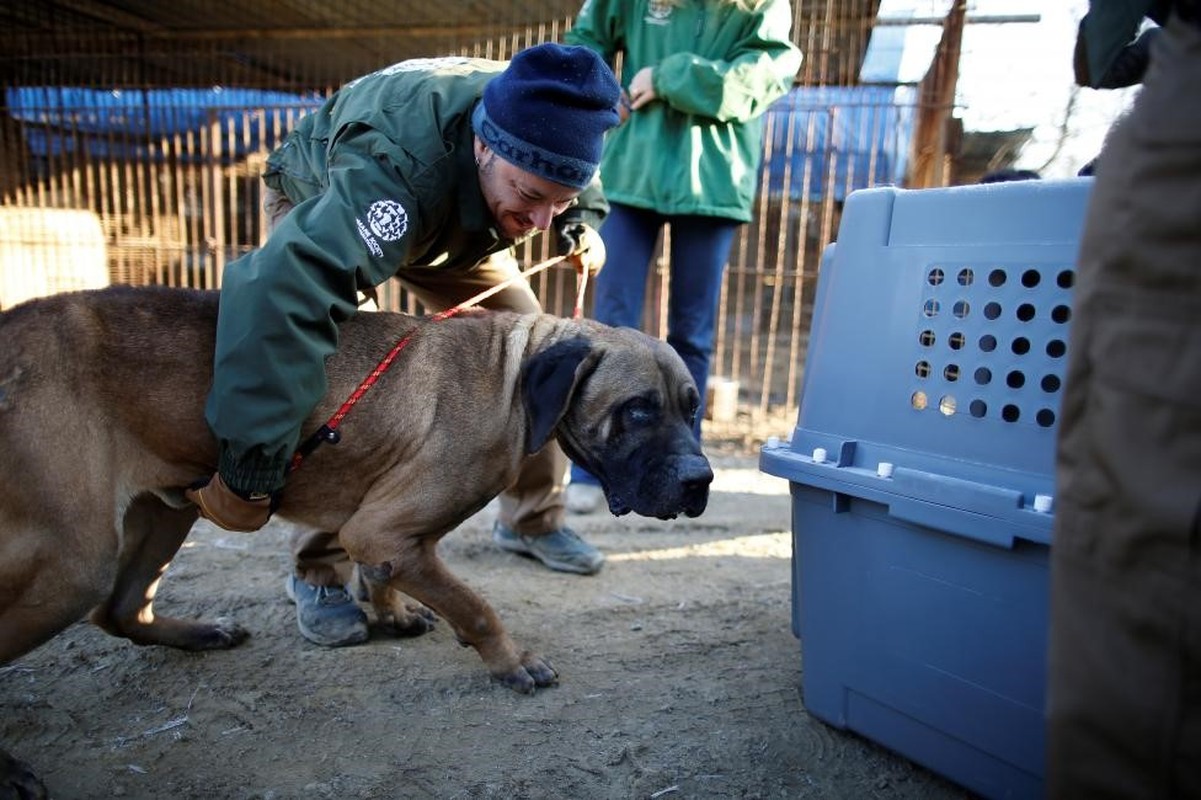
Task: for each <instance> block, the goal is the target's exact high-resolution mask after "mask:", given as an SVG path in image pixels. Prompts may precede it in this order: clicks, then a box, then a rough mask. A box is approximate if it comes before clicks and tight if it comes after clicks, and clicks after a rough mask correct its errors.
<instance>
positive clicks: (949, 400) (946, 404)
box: [938, 394, 955, 417]
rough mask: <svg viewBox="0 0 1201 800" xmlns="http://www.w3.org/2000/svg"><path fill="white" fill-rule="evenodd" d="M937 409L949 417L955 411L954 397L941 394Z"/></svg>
mask: <svg viewBox="0 0 1201 800" xmlns="http://www.w3.org/2000/svg"><path fill="white" fill-rule="evenodd" d="M938 410H939V411H941V412H942V415H943V416H944V417H949V416H951V415H952V414H954V413H955V398H954V397H952V396H951V395H949V394H947V395H943V397H942V399H941V400H939V401H938Z"/></svg>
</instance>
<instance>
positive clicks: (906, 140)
mask: <svg viewBox="0 0 1201 800" xmlns="http://www.w3.org/2000/svg"><path fill="white" fill-rule="evenodd" d="M914 107H915V93H914V89H913V88H912V87H907V86H854V87H800V88H797V89H793V90H792V91H791V92H789V93H788V94H787V95H785V96H784V97H783V98H781V99H780V100H778V101H776V102H775V103H774V104H772V106H771V108H769V109H768V111H767V114H766V115H765V117H766V119H765V129H764V147H765V152H764V160H763V168H764V170H765V175H764V182H765V184H766V185H767V187H768V191H769V192H770V193H771V195H772V196H777V197H778V196H782V195H784V194H787V195H788V197H789V198H791V199H793V200H800V199H803V198H804V197H805V196H806V195H807V196H808V198H809V199H810V200H821V199H822V198H824V197H826V196H827V195H828V194H832V195H833V196H834V198H835V199H837V200H842V199H844V198H845V197H846V196H847V194H848V193H850V192H851V191H854V190H855V189H862V188H865V187H868V186H879V185H882V184H892V185H897V184H899V183H900V182H901V180H902V179H903V178H904V176H905V168H906V166H907V163H908V158H909V146H910V141H911V139H912V136H913V125H914ZM786 188H787V191H786Z"/></svg>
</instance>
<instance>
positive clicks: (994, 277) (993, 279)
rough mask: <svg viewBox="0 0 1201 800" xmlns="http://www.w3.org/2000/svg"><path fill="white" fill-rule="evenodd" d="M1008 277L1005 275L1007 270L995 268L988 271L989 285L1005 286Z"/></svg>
mask: <svg viewBox="0 0 1201 800" xmlns="http://www.w3.org/2000/svg"><path fill="white" fill-rule="evenodd" d="M1006 277H1007V276H1006V275H1005V270H1003V269H994V270H993V271H992V272H990V273H988V285H989V286H1004V285H1005V278H1006Z"/></svg>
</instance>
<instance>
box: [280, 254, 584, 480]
mask: <svg viewBox="0 0 1201 800" xmlns="http://www.w3.org/2000/svg"><path fill="white" fill-rule="evenodd" d="M565 258H566V256H556V257H555V258H548V259H547V260H546V261H542V262H540V263H538V264H535V265H534V266H532V267H530V268H529V269H527V270H526V271H525V272H522V273H520V274H518V275H514V276H513V277H511V278H509V279H508V280H505V281H502V282H501V283H498V284H497V285H496V286H492V287H490V288H488V289H485V290H484V291H482V292H480V293H479V294H477V295H475V296H474V297H469V298H467V299H466V300H464V301H463V302H461V303H459V304H458V305H457V306H452V307H450V308H448V309H445V310H443V311H439V312H438V313H436V314H432V315H430V317H429V322H431V323H433V322H440V321H441V320H444V319H449V318H450V317H453V316H455V315H456V314H460V313H462V312H463V311H466V310H467V309H469V308H471V307H473V306H476V305H479V304H480V303H481V302H483V301H484V300H487V299H488V298H489V297H491V296H492V295H494V294H496V293H497V292H500V291H502V290H504V289H506V288H508V287H509V286H510V285H512V284H513V283H514V282H516V281H517V280H519V279H523V278H528V277H530V276H531V275H536V274H538V273H539V272H542V271H543V270H546V269H549V268H550V267H553V266H554V265H555V264H558V263H559V262H560V261H562V260H564V259H565ZM576 277H577V279H578V288H577V290H576V301H575V310H574V312H573V313H572V319H579V318H580V317H581V316H583V313H584V288H585V287H586V286H587V283H588V273H587V270H581V271H579V272H577V273H576ZM416 333H417V328H414V329H413V330H411V331H409V332H408V333H407V334H405V336H404V338H402V339H401V340H400V341H399V342H397V343H396V344H395V346H393V348H392V349H391V350H389V351H388V354H387V355H386V356H384V357H383V359H381V360H380V362H379V363H378V364H376V365H375V368H374V369H372V370H371V372H370V374H368V375H367V377H366V378H364V379H363V382H362V383H360V384H359V385H358V387H357V388H356V389H355V390H354V391H353V392H351V394H350V397H348V398H346V402H344V403H342V405H341V406H339V407H338V410H337V411H335V412H334V415H333V416H332V417H330V418H329V419H328V420H327V421H326V423H325V424H324V425H322V426H321V427H320V428H318V429H317V431H316V432H315V433H313V435H312V436H310V437H309V438H308V439H305V440H304V441H303V442H302V443H301V445H300V447H298V448H297V449H296V452H295V453H293V454H292V460H291V462H290V463H289V464H288V472H292V471H294V470H296V469H299V468H300V465H301V463H303V461H304V459H305V458H307V457H308V456H309V455H310V454H311V453H312V452H313V451H314V450H316V449H317V447H318V446H320V445H321V444H322V443H323V442H329V443H330V444H337V443H338V440H339V439H341V438H342V434H340V433H338V426H340V425H341V424H342V420H344V419H345V418H346V415H347V414H349V413H350V410H351V409H352V408H354V406H355V404H356V403H358V402H359V400H360V399H362V397H363V395H365V394H367V392H368V390H370V389H371V387H372V386H374V385H375V383H376V381H378V380H379V379H380V378H381V377H382V376H383V374H384V373H385V372H387V371H388V368H389V367H390V366H392V362H393V361H395V360H396V357H397V356H398V355H400V351H401V350H404V349H405V347H407V346H408V344H409V342H410V341H412V339H413V336H415V335H416Z"/></svg>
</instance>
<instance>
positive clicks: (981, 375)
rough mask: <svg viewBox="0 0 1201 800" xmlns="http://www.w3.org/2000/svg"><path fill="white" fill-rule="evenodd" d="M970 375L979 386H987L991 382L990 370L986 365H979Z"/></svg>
mask: <svg viewBox="0 0 1201 800" xmlns="http://www.w3.org/2000/svg"><path fill="white" fill-rule="evenodd" d="M972 377H974V378H975V379H976V383H978V384H980V385H981V386H987V385H988V384H989V383H991V382H992V370H991V369H989V368H988V367H980V368H979V369H977V370H976V371H975V373H973V375H972Z"/></svg>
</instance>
